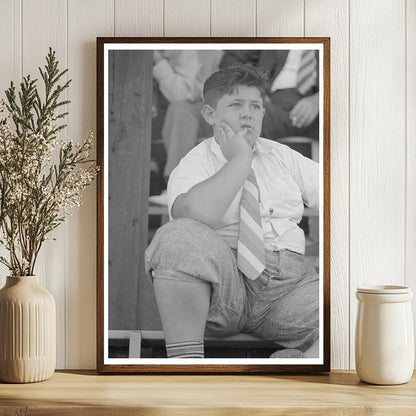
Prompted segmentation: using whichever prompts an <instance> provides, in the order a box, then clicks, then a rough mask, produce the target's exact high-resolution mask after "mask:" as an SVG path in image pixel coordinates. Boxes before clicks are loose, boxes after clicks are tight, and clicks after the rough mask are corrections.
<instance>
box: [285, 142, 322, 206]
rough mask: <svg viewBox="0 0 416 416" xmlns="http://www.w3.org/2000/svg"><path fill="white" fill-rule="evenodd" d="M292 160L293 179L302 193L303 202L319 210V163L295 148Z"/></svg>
mask: <svg viewBox="0 0 416 416" xmlns="http://www.w3.org/2000/svg"><path fill="white" fill-rule="evenodd" d="M291 160H292V175H293V179H294V180H295V182H296V184H297V185H298V187H299V189H300V191H301V193H302V199H303V202H304V203H305V204H306V205H307V206H308V207H310V208H313V209H316V210H319V164H318V163H317V162H315V161H313V160H311V159H309V158H307V157H305V156H303V155H301V154H300V153H298V152H295V151H293V150H292V151H291Z"/></svg>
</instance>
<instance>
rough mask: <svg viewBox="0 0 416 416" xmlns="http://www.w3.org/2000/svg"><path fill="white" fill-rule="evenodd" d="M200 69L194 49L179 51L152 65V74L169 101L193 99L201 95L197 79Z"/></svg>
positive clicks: (200, 87)
mask: <svg viewBox="0 0 416 416" xmlns="http://www.w3.org/2000/svg"><path fill="white" fill-rule="evenodd" d="M200 69H201V65H200V63H199V59H198V55H197V52H196V51H188V50H187V51H180V52H177V53H175V54H174V55H172V56H171V58H170V59H169V60H168V59H162V60H161V61H159V62H158V63H157V64H156V65H155V66H154V67H153V76H154V77H155V79H156V80H157V81H158V83H159V88H160V91H161V92H162V94H163V95H164V96H165V97H166V98H167V99H168V100H169V101H170V102H172V101H185V100H189V101H195V100H197V99H199V98H200V97H201V89H202V86H201V85H200V82H199V81H198V80H197V76H198V73H199V71H200Z"/></svg>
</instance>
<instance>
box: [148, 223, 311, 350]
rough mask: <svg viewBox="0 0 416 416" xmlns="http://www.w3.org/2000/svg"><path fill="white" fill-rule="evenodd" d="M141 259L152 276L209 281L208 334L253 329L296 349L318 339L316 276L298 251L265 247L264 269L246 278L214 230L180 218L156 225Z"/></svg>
mask: <svg viewBox="0 0 416 416" xmlns="http://www.w3.org/2000/svg"><path fill="white" fill-rule="evenodd" d="M145 263H146V273H147V276H148V277H149V279H150V280H151V281H153V278H155V279H170V280H180V281H189V282H190V283H191V282H192V283H197V282H208V283H210V284H211V288H212V290H211V301H210V308H209V312H208V319H207V323H206V334H207V335H215V336H229V335H234V334H237V333H246V334H253V335H256V336H259V337H261V338H263V339H267V340H270V341H274V342H276V344H278V345H279V346H281V347H282V348H294V349H298V350H300V351H306V350H307V349H308V348H309V347H310V346H311V345H312V344H313V343H314V342H315V341H316V340H317V339H318V336H319V275H318V274H317V273H316V271H315V269H314V268H313V267H312V266H311V265H310V264H309V263H308V262H307V261H306V259H305V258H304V256H302V255H301V254H298V253H294V252H291V251H288V250H283V251H278V252H270V251H266V269H265V270H264V272H263V273H262V274H261V275H260V276H259V277H258V278H257V279H256V280H249V279H247V278H246V277H244V275H243V274H242V273H241V272H240V271H239V270H238V269H237V264H236V251H235V250H233V249H231V248H230V247H229V246H228V245H227V244H226V243H225V242H224V241H223V240H222V238H221V237H220V236H219V235H218V234H217V233H216V232H215V231H213V230H212V229H211V228H209V227H208V226H206V225H204V224H201V223H199V222H197V221H194V220H192V219H187V218H181V219H176V220H173V221H171V222H169V223H167V224H165V225H164V226H162V227H161V228H159V230H158V231H157V233H156V234H155V236H154V238H153V240H152V242H151V244H150V246H149V247H148V248H147V250H146V254H145Z"/></svg>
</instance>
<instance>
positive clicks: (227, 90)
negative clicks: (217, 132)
mask: <svg viewBox="0 0 416 416" xmlns="http://www.w3.org/2000/svg"><path fill="white" fill-rule="evenodd" d="M242 85H244V86H247V87H256V88H257V89H258V90H259V91H260V94H261V97H262V98H263V100H264V97H265V96H266V90H267V85H268V79H267V76H266V74H265V73H264V72H262V71H260V70H258V69H257V68H255V67H254V66H253V65H251V64H238V65H233V66H229V67H226V68H224V69H220V70H219V71H217V72H214V73H213V74H212V75H211V76H210V77H209V78H208V79H207V80H206V81H205V84H204V90H203V96H204V102H205V104H208V105H210V106H211V107H212V108H215V107H216V105H217V103H218V100H220V99H221V97H222V96H223V95H225V94H232V93H234V92H235V90H236V89H237V88H238V87H239V86H242Z"/></svg>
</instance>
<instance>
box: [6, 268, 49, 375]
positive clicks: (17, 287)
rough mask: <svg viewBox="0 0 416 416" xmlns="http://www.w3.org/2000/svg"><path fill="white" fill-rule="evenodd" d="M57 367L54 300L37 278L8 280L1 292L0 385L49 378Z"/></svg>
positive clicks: (28, 277)
mask: <svg viewBox="0 0 416 416" xmlns="http://www.w3.org/2000/svg"><path fill="white" fill-rule="evenodd" d="M55 364H56V311H55V300H54V298H53V296H52V295H51V294H50V293H49V292H48V291H47V290H46V289H44V288H42V287H41V286H40V285H39V282H38V278H37V277H36V276H21V277H17V276H8V277H7V280H6V284H5V286H4V287H3V288H2V289H1V290H0V381H3V382H8V383H33V382H36V381H42V380H46V379H48V378H50V377H51V376H52V375H53V373H54V371H55Z"/></svg>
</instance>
